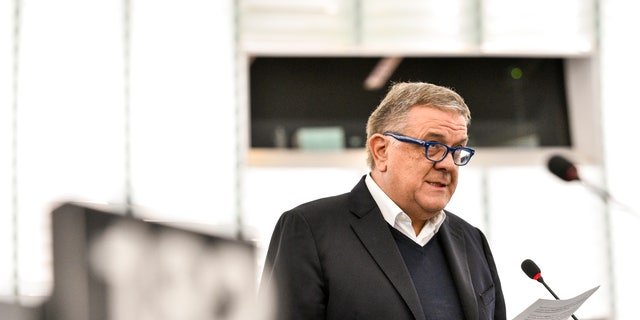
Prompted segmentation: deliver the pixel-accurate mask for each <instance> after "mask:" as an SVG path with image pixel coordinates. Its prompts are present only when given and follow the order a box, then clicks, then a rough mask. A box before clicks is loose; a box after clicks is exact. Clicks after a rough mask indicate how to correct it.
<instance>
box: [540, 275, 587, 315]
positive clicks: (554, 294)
mask: <svg viewBox="0 0 640 320" xmlns="http://www.w3.org/2000/svg"><path fill="white" fill-rule="evenodd" d="M538 282H540V283H542V284H543V285H544V287H545V288H547V291H549V293H551V295H552V296H553V297H554V298H556V300H560V298H559V297H558V295H556V293H555V292H553V290H551V288H549V286H548V285H547V283H546V282H544V280H542V277H540V278H538ZM571 318H573V320H578V318H576V316H575V315H574V314H573V313H572V314H571Z"/></svg>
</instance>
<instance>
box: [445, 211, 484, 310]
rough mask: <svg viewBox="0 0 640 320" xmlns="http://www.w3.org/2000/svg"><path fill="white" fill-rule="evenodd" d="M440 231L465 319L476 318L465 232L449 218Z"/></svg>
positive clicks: (476, 303) (475, 301) (476, 307)
mask: <svg viewBox="0 0 640 320" xmlns="http://www.w3.org/2000/svg"><path fill="white" fill-rule="evenodd" d="M438 232H439V233H440V237H441V238H440V239H441V240H442V248H443V250H444V252H445V255H446V257H447V259H448V260H449V267H450V269H451V275H452V276H453V281H454V282H455V284H456V288H457V289H458V295H459V296H460V302H461V304H462V309H463V310H464V315H465V319H467V320H476V319H478V301H477V300H476V297H475V291H474V290H473V283H472V282H471V273H470V272H469V264H468V263H469V262H468V259H467V253H466V252H467V251H466V248H465V243H466V239H465V236H464V233H463V232H461V231H460V230H459V229H458V228H457V227H456V226H455V225H452V224H451V223H450V220H449V219H446V220H445V223H444V224H443V225H442V227H441V228H440V230H439V231H438Z"/></svg>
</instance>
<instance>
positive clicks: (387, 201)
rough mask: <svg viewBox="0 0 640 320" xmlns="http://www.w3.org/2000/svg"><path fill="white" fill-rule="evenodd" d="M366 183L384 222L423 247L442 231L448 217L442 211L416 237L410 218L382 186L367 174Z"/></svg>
mask: <svg viewBox="0 0 640 320" xmlns="http://www.w3.org/2000/svg"><path fill="white" fill-rule="evenodd" d="M364 182H365V184H366V185H367V188H368V189H369V192H370V193H371V196H372V197H373V200H375V202H376V204H377V205H378V208H380V212H381V213H382V217H383V218H384V220H385V221H387V223H388V224H389V225H391V226H393V227H394V228H396V229H398V230H400V231H401V232H402V233H403V234H405V235H406V236H408V237H409V238H411V239H413V240H414V241H415V242H417V243H419V244H421V245H424V244H426V243H427V242H428V241H429V240H430V239H431V238H432V237H433V235H435V234H436V233H437V232H438V230H440V226H442V224H443V223H444V220H445V218H446V215H445V214H444V212H443V211H441V212H440V213H439V214H438V215H436V216H435V217H433V218H432V219H430V220H429V221H427V223H425V225H424V227H423V228H422V230H421V231H420V233H419V234H418V235H417V236H416V234H415V232H413V228H412V227H411V221H410V220H409V219H408V218H409V217H408V216H407V215H406V214H405V213H404V212H402V209H400V207H398V205H397V204H396V203H395V202H393V200H391V198H389V196H387V194H386V193H384V191H382V189H381V188H380V186H378V184H377V183H376V182H375V181H374V180H373V178H372V177H371V174H367V176H366V177H365V180H364Z"/></svg>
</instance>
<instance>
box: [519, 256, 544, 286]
mask: <svg viewBox="0 0 640 320" xmlns="http://www.w3.org/2000/svg"><path fill="white" fill-rule="evenodd" d="M520 267H522V271H524V273H525V274H526V275H527V276H529V278H531V279H533V280H537V281H542V276H541V275H540V268H538V265H536V263H535V262H533V261H531V260H529V259H526V260H524V261H522V264H521V265H520Z"/></svg>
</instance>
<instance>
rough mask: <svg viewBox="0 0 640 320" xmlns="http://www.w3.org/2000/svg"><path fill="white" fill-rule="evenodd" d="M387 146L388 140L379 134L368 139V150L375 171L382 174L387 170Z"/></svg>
mask: <svg viewBox="0 0 640 320" xmlns="http://www.w3.org/2000/svg"><path fill="white" fill-rule="evenodd" d="M389 144H390V142H389V139H387V138H385V136H383V135H381V134H379V133H376V134H374V135H372V136H371V138H369V148H370V150H371V156H372V157H373V163H374V164H375V169H376V170H377V171H381V172H383V171H386V170H387V158H388V151H389Z"/></svg>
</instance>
